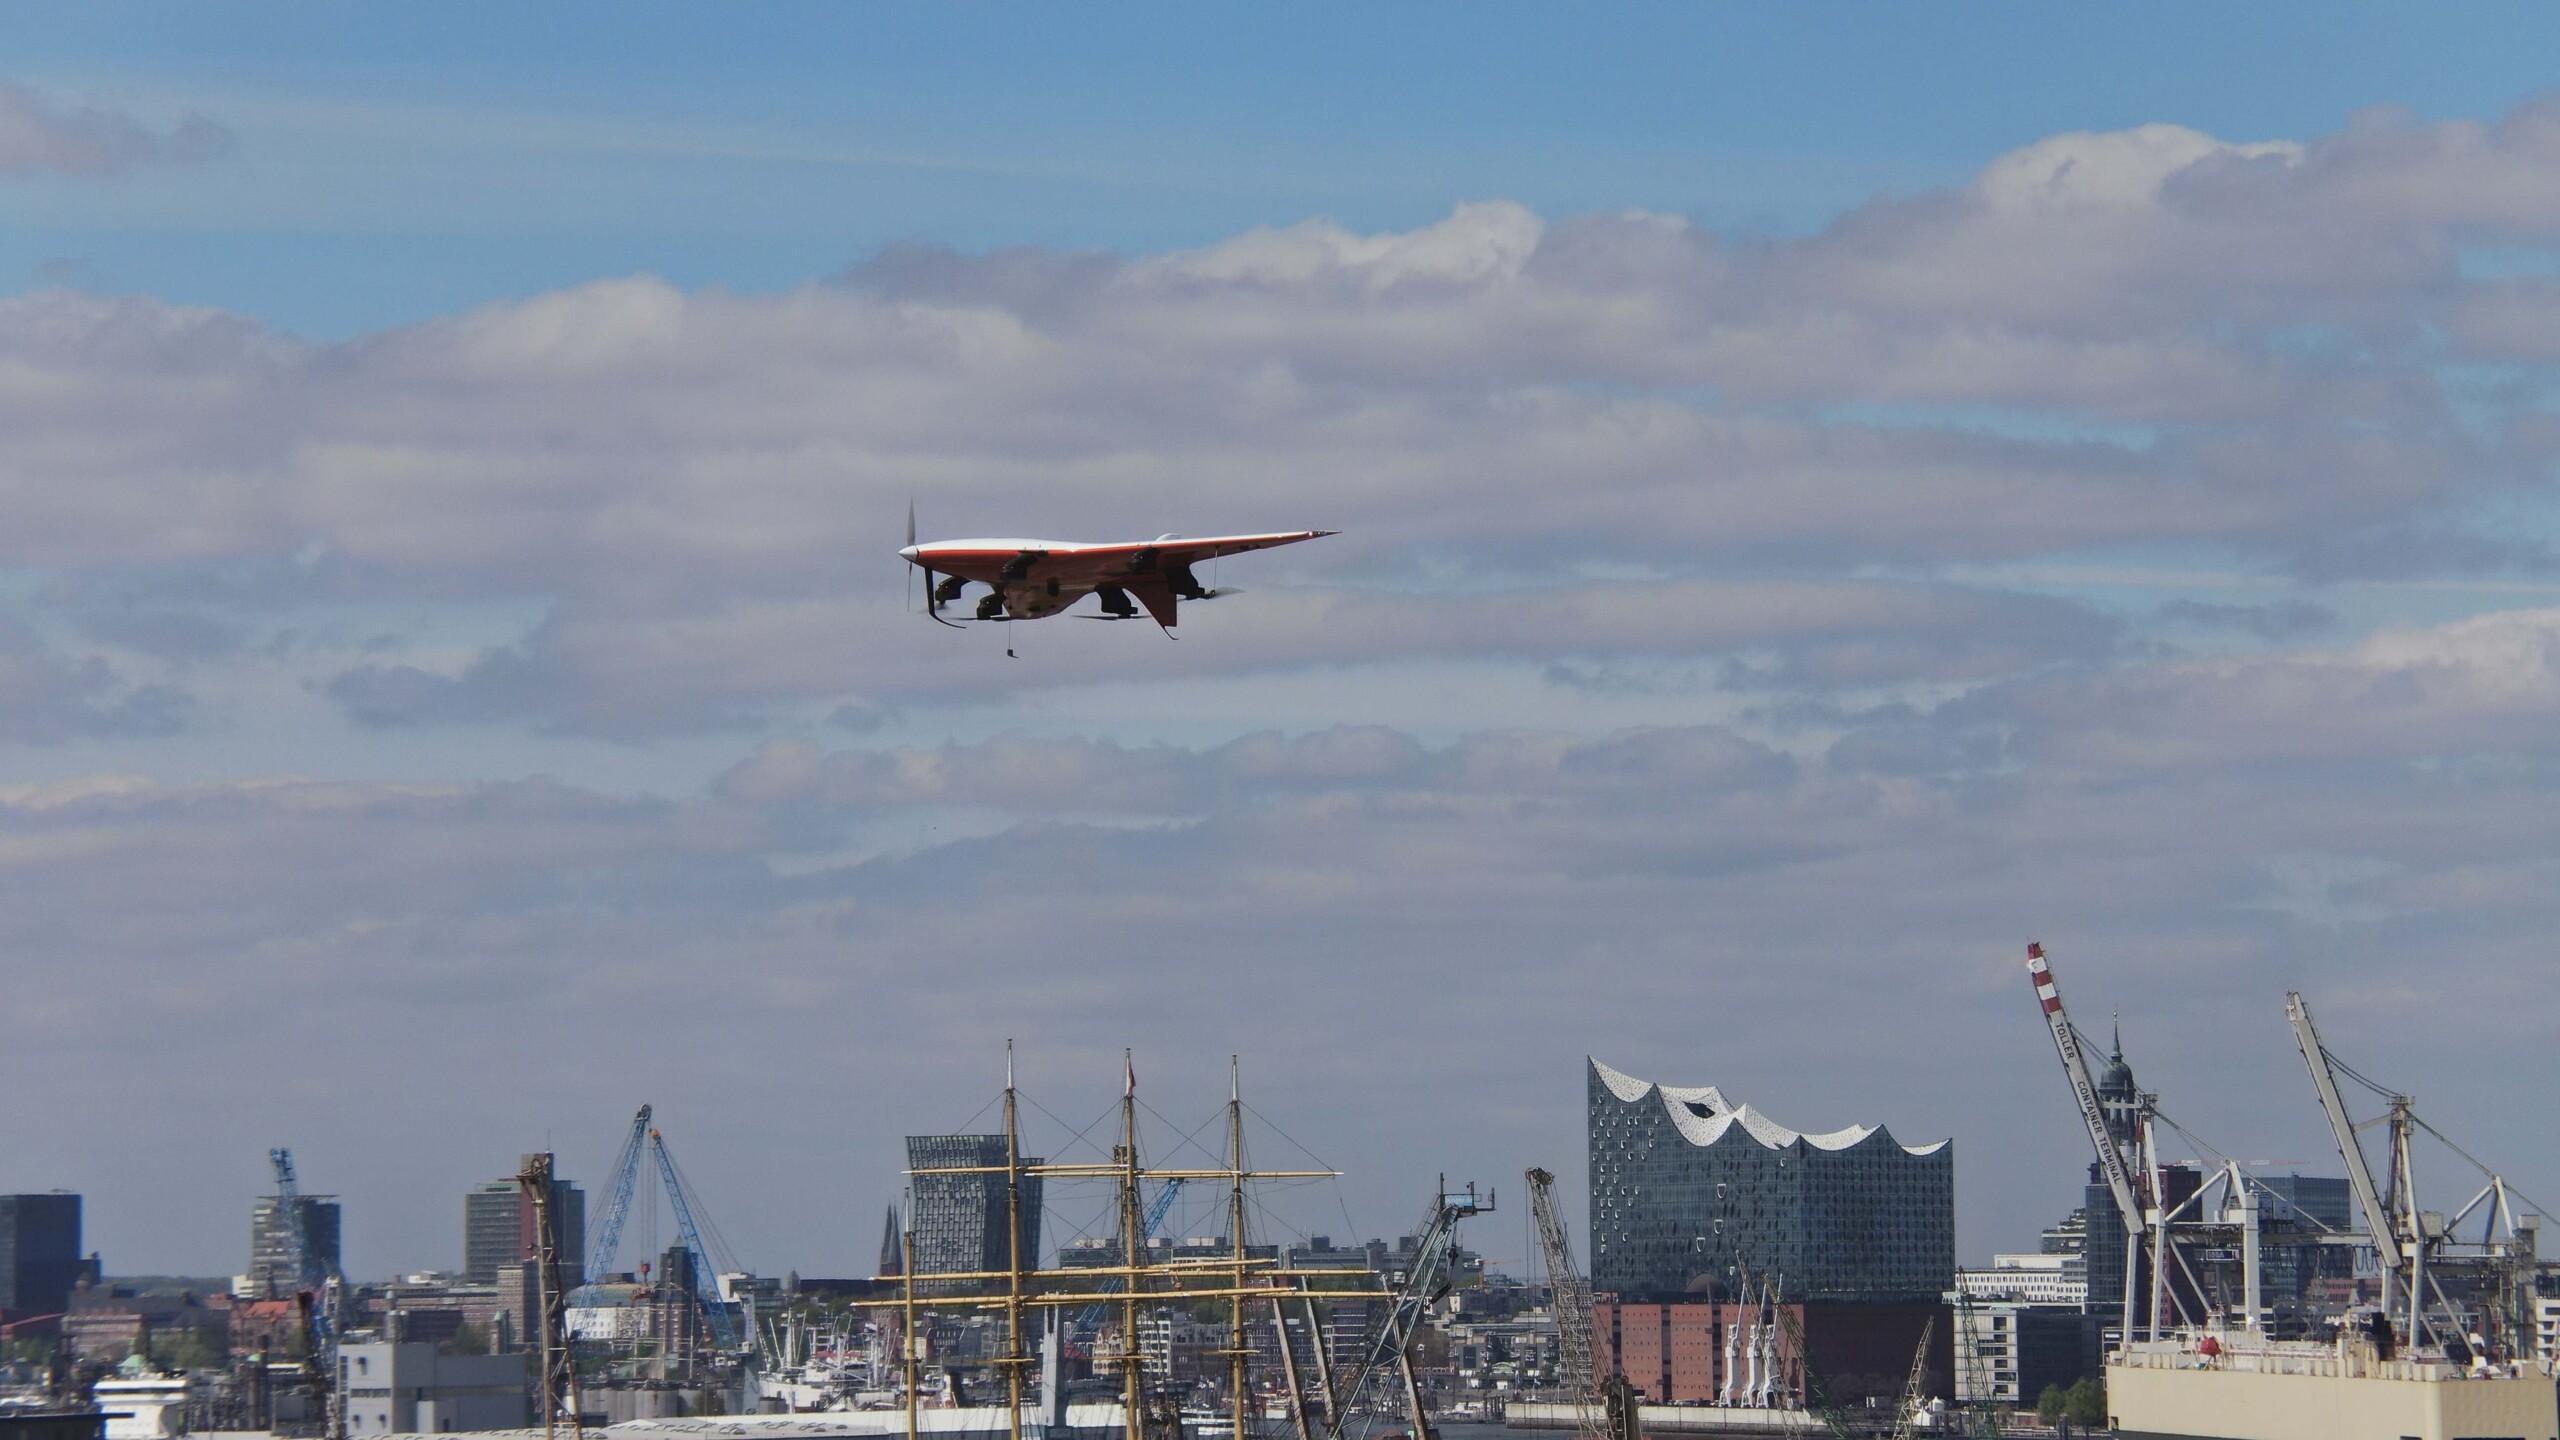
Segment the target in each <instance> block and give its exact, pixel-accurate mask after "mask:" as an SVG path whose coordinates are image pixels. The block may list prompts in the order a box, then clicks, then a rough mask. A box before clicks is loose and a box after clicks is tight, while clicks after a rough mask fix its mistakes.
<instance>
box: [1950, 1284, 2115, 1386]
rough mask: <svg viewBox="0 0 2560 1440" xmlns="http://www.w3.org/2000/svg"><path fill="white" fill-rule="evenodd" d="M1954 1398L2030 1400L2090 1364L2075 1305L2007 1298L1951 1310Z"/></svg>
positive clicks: (2088, 1372)
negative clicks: (1952, 1317)
mask: <svg viewBox="0 0 2560 1440" xmlns="http://www.w3.org/2000/svg"><path fill="white" fill-rule="evenodd" d="M1955 1366H1956V1399H1957V1401H1958V1402H1960V1403H1963V1404H1967V1405H1970V1404H1974V1403H1976V1402H1978V1401H1982V1400H1989V1401H1991V1402H1992V1403H1994V1404H1998V1405H2010V1406H2020V1405H2033V1404H2035V1403H2036V1399H2037V1397H2039V1396H2041V1395H2043V1394H2044V1392H2045V1387H2047V1386H2052V1385H2058V1386H2060V1387H2062V1388H2063V1389H2065V1390H2068V1389H2070V1388H2071V1386H2072V1384H2073V1383H2074V1382H2076V1381H2078V1380H2079V1379H2080V1377H2082V1376H2084V1375H2094V1374H2096V1373H2098V1372H2097V1371H2096V1370H2095V1369H2093V1368H2092V1367H2091V1364H2090V1358H2089V1341H2088V1331H2087V1327H2086V1325H2085V1323H2084V1317H2083V1316H2082V1314H2081V1313H2080V1307H2079V1306H2077V1305H2033V1304H2020V1303H2014V1302H2009V1301H1993V1302H1991V1303H1988V1304H1983V1303H1973V1304H1967V1305H1965V1306H1962V1307H1960V1308H1958V1310H1957V1311H1956V1333H1955Z"/></svg>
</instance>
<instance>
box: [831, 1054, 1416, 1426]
mask: <svg viewBox="0 0 2560 1440" xmlns="http://www.w3.org/2000/svg"><path fill="white" fill-rule="evenodd" d="M1121 1064H1122V1070H1123V1074H1124V1077H1125V1083H1124V1084H1123V1086H1122V1088H1121V1095H1120V1138H1119V1143H1118V1144H1116V1145H1114V1146H1113V1147H1112V1153H1111V1159H1110V1163H1108V1164H1097V1163H1081V1164H1077V1163H1063V1164H1061V1163H1026V1162H1025V1161H1024V1160H1023V1158H1022V1139H1021V1119H1020V1112H1019V1109H1018V1099H1019V1095H1018V1091H1017V1088H1016V1086H1015V1077H1014V1060H1013V1043H1012V1042H1011V1041H1010V1040H1008V1041H1007V1042H1005V1087H1004V1147H1005V1156H1004V1164H1003V1165H1001V1166H993V1165H958V1166H932V1167H920V1168H916V1169H911V1170H909V1171H908V1172H907V1173H908V1175H909V1176H910V1177H924V1176H934V1175H988V1174H993V1173H1001V1174H1002V1175H1003V1176H1004V1177H1005V1221H1006V1234H1007V1241H1006V1244H1007V1250H1006V1266H1005V1268H1004V1269H1002V1270H996V1271H954V1272H936V1273H935V1274H934V1275H933V1276H932V1277H931V1278H932V1280H933V1281H934V1282H935V1283H937V1284H940V1285H949V1286H960V1287H967V1286H971V1285H977V1286H984V1285H987V1284H989V1283H992V1282H998V1281H1000V1282H1002V1284H1003V1287H1004V1288H1003V1292H1002V1293H1001V1294H986V1293H980V1294H975V1295H949V1296H945V1295H935V1296H933V1297H931V1299H930V1301H929V1302H927V1303H925V1304H919V1297H918V1295H917V1293H916V1284H917V1279H918V1277H917V1273H916V1272H917V1264H916V1234H915V1229H914V1223H915V1213H916V1206H915V1204H914V1201H913V1197H912V1196H910V1199H909V1203H908V1206H907V1217H906V1218H907V1225H906V1227H905V1229H904V1231H903V1233H902V1234H901V1237H900V1248H901V1250H902V1251H903V1254H904V1262H905V1263H903V1264H902V1265H901V1266H900V1267H899V1270H900V1274H899V1276H898V1277H897V1278H898V1281H899V1306H900V1310H901V1313H902V1315H903V1318H904V1323H905V1332H906V1333H905V1335H904V1337H903V1339H904V1345H903V1349H904V1352H905V1353H904V1356H903V1360H904V1380H905V1386H906V1422H907V1429H906V1433H907V1437H908V1440H915V1437H916V1434H917V1430H918V1421H919V1417H918V1415H917V1409H918V1391H919V1389H920V1388H921V1381H922V1375H921V1370H922V1361H923V1359H924V1354H923V1349H924V1347H923V1343H922V1340H921V1326H920V1312H921V1311H923V1310H925V1309H929V1308H956V1309H975V1310H991V1309H1001V1310H1002V1312H1003V1314H1004V1318H1005V1347H1004V1355H1003V1356H1002V1358H1001V1359H1000V1360H998V1361H997V1362H996V1363H997V1364H999V1365H1001V1366H1002V1367H1003V1369H1004V1371H1005V1397H1006V1412H1007V1420H1006V1424H1005V1433H1006V1436H1007V1440H1024V1435H1023V1424H1022V1401H1023V1393H1022V1392H1023V1384H1022V1370H1023V1367H1024V1366H1025V1365H1028V1364H1030V1363H1032V1361H1031V1357H1030V1356H1029V1354H1028V1352H1027V1350H1026V1347H1025V1345H1024V1343H1023V1340H1024V1329H1025V1326H1024V1316H1025V1312H1026V1311H1027V1310H1028V1309H1030V1308H1033V1307H1039V1308H1043V1309H1047V1310H1048V1311H1049V1312H1050V1316H1051V1318H1050V1322H1049V1323H1050V1324H1051V1325H1052V1326H1055V1325H1057V1324H1059V1323H1060V1319H1059V1315H1058V1312H1059V1311H1060V1310H1062V1309H1065V1308H1069V1307H1082V1306H1088V1305H1098V1304H1102V1303H1106V1302H1117V1303H1118V1306H1119V1309H1120V1351H1119V1355H1118V1364H1119V1366H1120V1390H1121V1404H1122V1409H1123V1426H1122V1428H1123V1434H1124V1437H1125V1440H1148V1426H1147V1409H1146V1401H1147V1395H1146V1357H1145V1354H1144V1352H1143V1350H1142V1349H1141V1348H1140V1345H1139V1342H1138V1322H1139V1312H1140V1308H1141V1306H1142V1305H1143V1304H1144V1303H1145V1302H1146V1301H1147V1300H1148V1299H1149V1298H1150V1297H1155V1298H1163V1299H1178V1300H1182V1301H1185V1302H1192V1303H1197V1302H1203V1301H1210V1300H1221V1299H1223V1300H1225V1301H1227V1302H1228V1306H1227V1311H1228V1322H1229V1329H1228V1337H1229V1348H1228V1349H1227V1351H1226V1352H1225V1353H1226V1356H1227V1359H1228V1377H1229V1389H1230V1391H1231V1394H1230V1397H1229V1398H1230V1404H1231V1410H1232V1412H1233V1418H1234V1425H1235V1433H1234V1436H1233V1440H1249V1436H1250V1433H1251V1432H1250V1425H1251V1421H1252V1418H1253V1404H1252V1376H1251V1373H1250V1368H1249V1366H1250V1361H1251V1357H1252V1346H1251V1345H1250V1344H1249V1343H1248V1342H1247V1340H1246V1331H1245V1323H1246V1316H1247V1315H1248V1314H1250V1313H1251V1311H1250V1305H1251V1302H1253V1301H1255V1300H1267V1301H1269V1302H1270V1303H1271V1306H1272V1311H1273V1315H1274V1318H1275V1320H1276V1321H1277V1322H1278V1323H1279V1325H1280V1337H1279V1338H1280V1343H1281V1347H1282V1353H1283V1356H1284V1358H1287V1359H1290V1360H1291V1361H1292V1363H1291V1367H1290V1368H1291V1369H1292V1370H1293V1371H1294V1369H1295V1365H1294V1357H1290V1356H1289V1355H1288V1334H1287V1324H1286V1320H1285V1318H1283V1315H1284V1312H1283V1309H1282V1298H1283V1297H1285V1296H1291V1295H1294V1296H1297V1297H1299V1298H1300V1300H1301V1303H1302V1304H1303V1305H1304V1306H1305V1307H1306V1316H1307V1322H1308V1333H1309V1334H1310V1336H1311V1337H1312V1338H1313V1341H1314V1343H1315V1345H1316V1360H1317V1365H1318V1368H1319V1372H1320V1373H1322V1372H1323V1370H1324V1352H1323V1334H1322V1331H1321V1329H1320V1328H1319V1327H1318V1326H1317V1325H1316V1323H1315V1318H1316V1317H1315V1309H1314V1294H1315V1292H1312V1291H1311V1290H1310V1289H1309V1282H1310V1279H1311V1278H1316V1277H1311V1276H1303V1275H1295V1274H1291V1273H1289V1272H1285V1271H1282V1270H1281V1269H1280V1267H1279V1262H1278V1260H1277V1259H1255V1258H1253V1257H1252V1255H1251V1252H1250V1249H1249V1247H1248V1246H1247V1244H1246V1236H1245V1187H1246V1184H1247V1183H1248V1182H1250V1181H1256V1180H1315V1179H1332V1178H1335V1177H1336V1176H1338V1175H1339V1173H1340V1172H1338V1171H1334V1170H1252V1169H1248V1168H1246V1165H1245V1158H1244V1094H1243V1086H1242V1082H1241V1079H1240V1078H1239V1068H1238V1063H1237V1061H1236V1059H1235V1057H1233V1056H1230V1057H1229V1058H1228V1085H1227V1154H1226V1156H1225V1159H1226V1164H1225V1165H1224V1166H1223V1167H1221V1168H1218V1169H1214V1170H1212V1169H1184V1168H1179V1167H1151V1166H1146V1165H1142V1164H1140V1163H1139V1158H1138V1072H1137V1065H1136V1061H1135V1059H1134V1057H1133V1056H1132V1055H1131V1054H1130V1052H1127V1051H1123V1052H1122V1053H1121ZM1026 1177H1039V1178H1043V1179H1048V1178H1056V1179H1076V1180H1103V1179H1108V1180H1110V1181H1112V1182H1113V1184H1114V1186H1115V1188H1116V1190H1117V1192H1118V1193H1117V1200H1118V1205H1117V1209H1118V1211H1119V1216H1120V1220H1119V1225H1120V1239H1121V1245H1120V1250H1121V1254H1120V1260H1121V1263H1120V1264H1119V1265H1117V1266H1113V1267H1092V1266H1082V1267H1077V1268H1074V1269H1061V1270H1043V1269H1040V1268H1039V1266H1038V1263H1037V1261H1038V1257H1037V1256H1036V1255H1026V1254H1025V1253H1024V1241H1025V1237H1024V1235H1023V1233H1022V1231H1023V1224H1022V1220H1023V1214H1024V1205H1023V1198H1024V1197H1023V1189H1022V1185H1023V1181H1024V1179H1025V1178H1026ZM1176 1180H1223V1181H1225V1182H1226V1184H1227V1227H1228V1246H1227V1254H1226V1255H1224V1256H1220V1257H1216V1258H1201V1259H1182V1260H1173V1261H1169V1262H1168V1263H1166V1264H1162V1265H1159V1264H1156V1263H1154V1260H1153V1257H1152V1256H1151V1254H1150V1253H1149V1247H1148V1241H1147V1233H1146V1222H1145V1220H1144V1219H1143V1207H1142V1206H1141V1205H1140V1203H1139V1199H1140V1189H1141V1187H1142V1186H1143V1185H1144V1184H1145V1183H1146V1182H1148V1181H1176ZM881 1278H882V1279H884V1280H885V1279H887V1278H888V1277H886V1276H883V1277H881ZM1322 1278H1326V1279H1327V1280H1328V1281H1329V1280H1330V1279H1331V1277H1330V1276H1329V1275H1327V1276H1324V1277H1322ZM1202 1281H1207V1282H1210V1283H1209V1284H1207V1285H1203V1284H1201V1283H1200V1282H1202ZM1114 1285H1116V1287H1117V1288H1116V1289H1115V1288H1107V1287H1111V1286H1114ZM1321 1293H1322V1294H1323V1296H1324V1297H1325V1298H1327V1299H1341V1300H1384V1299H1392V1298H1395V1297H1396V1296H1397V1295H1398V1293H1399V1292H1396V1291H1388V1290H1374V1289H1355V1288H1342V1289H1337V1288H1333V1287H1332V1286H1331V1285H1330V1284H1328V1286H1327V1288H1326V1289H1325V1290H1324V1291H1322V1292H1321ZM1096 1358H1097V1360H1098V1359H1099V1358H1100V1357H1099V1356H1097V1357H1096ZM1326 1380H1327V1382H1328V1383H1327V1385H1326V1388H1327V1392H1328V1393H1327V1397H1326V1398H1327V1402H1328V1412H1329V1414H1328V1419H1329V1420H1331V1421H1332V1423H1334V1424H1337V1425H1338V1424H1339V1417H1338V1415H1335V1414H1333V1413H1331V1412H1335V1411H1338V1410H1339V1408H1340V1406H1341V1403H1342V1401H1341V1399H1340V1398H1339V1397H1335V1396H1333V1395H1332V1394H1331V1393H1330V1384H1329V1380H1330V1376H1329V1375H1327V1376H1326ZM1291 1391H1292V1399H1291V1404H1292V1407H1293V1415H1294V1416H1295V1417H1296V1418H1297V1420H1298V1424H1299V1427H1300V1431H1301V1433H1304V1430H1305V1416H1304V1396H1303V1393H1302V1392H1299V1391H1298V1389H1297V1386H1296V1383H1295V1380H1294V1378H1293V1379H1292V1382H1291Z"/></svg>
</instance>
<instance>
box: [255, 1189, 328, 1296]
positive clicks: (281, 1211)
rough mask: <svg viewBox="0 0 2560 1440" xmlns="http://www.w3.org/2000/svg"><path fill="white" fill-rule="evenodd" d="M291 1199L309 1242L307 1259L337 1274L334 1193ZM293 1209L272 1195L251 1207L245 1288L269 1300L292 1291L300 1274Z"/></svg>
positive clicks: (325, 1271) (324, 1273) (262, 1196)
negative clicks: (298, 1212)
mask: <svg viewBox="0 0 2560 1440" xmlns="http://www.w3.org/2000/svg"><path fill="white" fill-rule="evenodd" d="M294 1204H295V1205H296V1206H297V1207H298V1208H299V1209H300V1211H301V1214H302V1227H303V1231H304V1233H305V1234H307V1235H308V1236H309V1237H310V1241H311V1258H312V1261H313V1264H314V1265H315V1266H316V1267H317V1268H318V1270H319V1272H320V1274H321V1275H322V1276H323V1277H326V1276H330V1275H336V1274H339V1273H341V1267H340V1266H339V1263H338V1237H339V1229H338V1218H339V1212H338V1197H336V1196H335V1195H300V1196H296V1197H295V1198H294ZM294 1264H295V1262H294V1244H293V1223H292V1212H291V1211H288V1210H287V1209H286V1208H285V1207H284V1206H283V1205H282V1204H280V1203H278V1202H277V1199H276V1197H275V1196H273V1195H261V1196H259V1197H258V1198H257V1200H256V1202H255V1203H253V1204H252V1205H250V1207H249V1271H248V1277H249V1283H248V1285H247V1286H246V1287H245V1288H246V1293H247V1294H248V1295H249V1296H250V1297H252V1298H255V1299H260V1300H273V1299H278V1298H280V1297H283V1296H287V1295H291V1294H292V1293H293V1292H294V1290H295V1289H296V1288H297V1287H298V1284H299V1281H300V1278H301V1277H300V1276H298V1275H297V1274H295V1272H294Z"/></svg>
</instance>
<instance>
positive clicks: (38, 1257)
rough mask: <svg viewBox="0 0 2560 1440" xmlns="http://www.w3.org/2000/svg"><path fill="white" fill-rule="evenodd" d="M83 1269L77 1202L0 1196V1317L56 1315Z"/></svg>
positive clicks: (62, 1197)
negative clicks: (3, 1312)
mask: <svg viewBox="0 0 2560 1440" xmlns="http://www.w3.org/2000/svg"><path fill="white" fill-rule="evenodd" d="M84 1269H85V1267H84V1266H83V1265H82V1263H81V1260H80V1197H79V1196H77V1195H70V1194H63V1193H59V1192H57V1193H55V1194H51V1195H0V1311H5V1312H7V1313H8V1314H10V1315H12V1316H22V1315H59V1314H61V1313H62V1312H63V1311H64V1310H66V1309H68V1308H70V1304H71V1287H72V1286H74V1285H76V1284H78V1283H79V1282H80V1277H81V1275H82V1274H83V1273H84Z"/></svg>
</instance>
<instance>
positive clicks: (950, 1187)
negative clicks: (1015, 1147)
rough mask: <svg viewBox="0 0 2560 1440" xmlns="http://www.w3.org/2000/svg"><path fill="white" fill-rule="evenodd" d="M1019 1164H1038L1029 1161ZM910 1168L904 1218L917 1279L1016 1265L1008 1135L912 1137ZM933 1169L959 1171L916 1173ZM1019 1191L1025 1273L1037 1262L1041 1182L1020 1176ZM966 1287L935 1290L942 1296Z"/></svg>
mask: <svg viewBox="0 0 2560 1440" xmlns="http://www.w3.org/2000/svg"><path fill="white" fill-rule="evenodd" d="M1022 1163H1023V1164H1024V1165H1037V1164H1039V1163H1040V1161H1039V1160H1037V1159H1035V1158H1031V1157H1028V1156H1026V1157H1023V1159H1022ZM907 1169H908V1171H909V1172H910V1175H909V1178H908V1182H907V1184H908V1195H909V1200H908V1210H907V1215H908V1223H909V1227H910V1228H911V1229H912V1230H913V1231H914V1232H915V1256H916V1274H918V1275H956V1274H966V1273H968V1272H970V1271H979V1272H985V1271H992V1270H1004V1269H1008V1268H1010V1267H1011V1266H1012V1264H1013V1252H1014V1245H1013V1241H1012V1240H1011V1239H1010V1238H1008V1237H1007V1235H1006V1233H1005V1212H1006V1204H1007V1202H1006V1197H1005V1188H1006V1174H1005V1140H1004V1137H1003V1136H1001V1135H910V1136H908V1137H907ZM928 1171H959V1172H962V1173H957V1174H947V1173H946V1174H928V1173H916V1172H928ZM1021 1187H1022V1188H1021V1193H1020V1197H1019V1199H1020V1204H1021V1211H1022V1214H1021V1225H1022V1228H1021V1250H1022V1264H1023V1266H1024V1268H1026V1269H1028V1268H1030V1267H1032V1266H1036V1265H1038V1264H1039V1263H1040V1177H1039V1176H1037V1175H1025V1176H1023V1177H1022V1182H1021ZM961 1288H963V1287H959V1286H942V1287H936V1289H937V1291H938V1293H943V1294H952V1293H957V1292H958V1290H959V1289H961ZM974 1288H988V1287H984V1286H979V1287H974Z"/></svg>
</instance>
